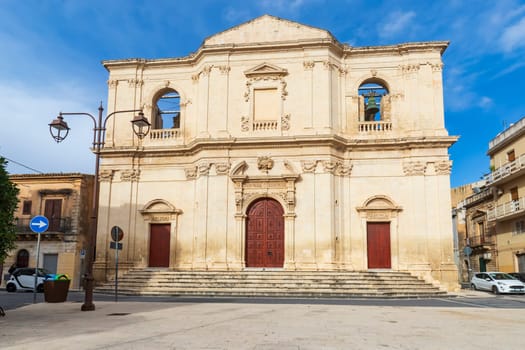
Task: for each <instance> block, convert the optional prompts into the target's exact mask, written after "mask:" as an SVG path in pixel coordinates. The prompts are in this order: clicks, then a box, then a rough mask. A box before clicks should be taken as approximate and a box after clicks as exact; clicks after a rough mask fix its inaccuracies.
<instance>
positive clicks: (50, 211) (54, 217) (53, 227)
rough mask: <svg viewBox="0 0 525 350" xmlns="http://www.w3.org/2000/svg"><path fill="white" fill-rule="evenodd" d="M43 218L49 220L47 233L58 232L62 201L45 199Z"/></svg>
mask: <svg viewBox="0 0 525 350" xmlns="http://www.w3.org/2000/svg"><path fill="white" fill-rule="evenodd" d="M44 216H45V217H46V218H47V219H48V220H49V227H48V229H47V230H48V231H52V232H57V231H60V220H61V218H62V199H46V204H45V208H44Z"/></svg>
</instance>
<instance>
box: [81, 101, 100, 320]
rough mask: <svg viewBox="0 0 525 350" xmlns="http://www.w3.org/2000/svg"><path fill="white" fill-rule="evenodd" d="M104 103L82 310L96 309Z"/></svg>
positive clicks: (95, 139) (96, 148)
mask: <svg viewBox="0 0 525 350" xmlns="http://www.w3.org/2000/svg"><path fill="white" fill-rule="evenodd" d="M103 111H104V108H102V104H100V107H99V108H98V123H95V127H94V129H93V133H94V134H93V148H94V152H95V180H94V181H95V183H94V185H93V204H92V209H91V234H90V239H89V246H88V249H87V253H86V275H85V277H84V281H85V284H84V285H85V286H84V288H85V297H84V304H82V307H81V308H80V309H81V310H82V311H93V310H95V304H93V288H94V280H95V278H94V277H93V263H94V262H95V254H96V245H97V226H98V198H99V191H100V184H99V182H98V173H99V168H100V146H101V131H102V129H101V126H102V112H103Z"/></svg>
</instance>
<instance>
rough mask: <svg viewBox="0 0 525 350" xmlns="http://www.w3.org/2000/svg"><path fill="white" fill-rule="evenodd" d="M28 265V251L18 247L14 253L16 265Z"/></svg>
mask: <svg viewBox="0 0 525 350" xmlns="http://www.w3.org/2000/svg"><path fill="white" fill-rule="evenodd" d="M28 265H29V252H28V251H27V250H25V249H20V250H19V251H18V253H17V254H16V267H27V266H28Z"/></svg>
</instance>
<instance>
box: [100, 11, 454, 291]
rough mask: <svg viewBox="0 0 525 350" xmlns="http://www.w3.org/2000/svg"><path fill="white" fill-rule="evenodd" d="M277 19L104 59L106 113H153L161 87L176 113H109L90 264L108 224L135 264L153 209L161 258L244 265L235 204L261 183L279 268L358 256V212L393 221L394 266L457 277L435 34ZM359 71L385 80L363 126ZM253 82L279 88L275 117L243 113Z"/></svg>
mask: <svg viewBox="0 0 525 350" xmlns="http://www.w3.org/2000/svg"><path fill="white" fill-rule="evenodd" d="M290 23H293V22H289V21H284V20H281V19H277V18H274V17H271V16H263V17H261V18H258V19H255V20H254V21H252V22H249V23H248V24H245V25H242V26H240V27H235V28H233V29H231V30H228V31H226V32H223V33H219V34H217V35H216V36H212V37H210V38H208V39H207V40H206V41H205V44H204V45H203V46H202V47H201V48H200V49H199V50H198V51H197V53H196V54H194V55H193V56H189V57H184V58H180V59H160V60H152V61H146V60H123V61H106V62H104V65H105V66H106V68H107V69H108V70H109V106H110V110H109V112H112V111H115V110H122V109H130V108H141V107H144V111H145V115H146V117H147V118H148V119H149V120H153V119H154V115H152V113H153V112H154V111H155V108H154V105H155V102H156V99H157V98H158V97H159V96H161V95H162V94H163V93H164V92H165V91H168V90H169V89H174V90H176V91H177V92H178V93H179V94H180V97H181V105H180V107H181V127H180V128H178V129H176V130H161V131H158V130H152V131H151V133H150V135H149V136H148V137H146V138H145V139H143V140H138V139H136V137H135V136H133V133H132V130H131V127H130V124H129V120H131V114H130V115H129V116H121V115H117V116H115V117H114V118H113V119H112V120H111V121H110V123H109V125H108V133H107V142H106V148H105V152H104V154H103V159H102V167H101V195H100V215H99V227H98V228H99V235H98V242H97V263H96V266H95V267H96V271H97V273H98V274H99V276H103V275H104V274H105V273H106V272H105V271H107V269H108V268H110V267H111V266H112V265H113V264H114V262H113V259H114V258H113V252H112V251H109V249H107V247H108V246H109V239H110V238H109V235H108V233H109V229H110V228H111V227H112V226H114V225H119V226H121V227H122V228H123V229H124V231H125V238H124V242H123V243H124V250H123V252H122V255H121V257H120V259H122V260H121V261H122V262H123V264H128V266H141V267H145V266H148V261H149V260H148V259H149V230H150V228H149V227H150V224H151V223H161V222H162V223H170V224H171V242H170V252H171V253H170V263H169V266H170V267H171V268H177V269H211V270H214V269H217V270H225V269H243V268H244V266H245V260H244V258H245V257H244V254H245V252H244V250H245V247H244V244H245V233H246V232H245V230H246V228H245V221H246V217H245V216H246V210H247V208H248V206H249V204H250V203H252V202H253V201H254V200H255V199H257V198H261V197H269V198H273V199H275V200H277V201H278V202H279V203H281V205H282V207H283V208H284V212H285V263H284V268H285V269H292V270H293V269H297V270H300V269H305V270H306V269H308V270H311V269H314V270H317V269H322V270H336V269H345V270H366V269H367V268H368V266H367V246H366V234H367V233H366V223H367V221H378V220H379V221H385V222H389V223H390V224H389V227H390V237H391V246H392V247H391V262H392V266H391V269H392V270H403V271H411V272H413V273H415V274H418V275H420V276H422V277H424V278H427V279H428V280H431V281H434V282H436V283H441V284H442V285H443V287H444V288H448V289H454V288H455V287H456V286H457V272H456V269H455V265H454V258H453V249H452V226H451V220H450V207H451V199H450V183H449V174H450V166H451V163H450V161H449V157H448V153H447V149H448V147H449V146H450V145H451V144H452V143H453V142H454V141H455V138H454V137H449V136H448V134H447V131H446V129H445V127H444V116H443V101H442V73H441V67H442V63H441V53H442V52H443V51H444V49H445V48H446V45H447V44H446V43H443V42H439V43H416V44H402V45H397V46H389V47H367V48H351V47H348V46H344V45H341V44H339V43H338V42H337V41H336V40H335V39H333V38H332V37H331V35H330V34H329V33H328V32H326V31H324V30H320V29H316V28H310V27H307V26H302V25H299V24H295V23H294V24H293V25H291V24H290ZM267 33H276V34H275V35H276V37H268V34H267ZM298 33H301V34H298ZM277 39H278V40H277ZM274 40H275V41H274ZM232 44H235V49H233V48H232V47H233V46H232ZM367 79H372V80H373V81H380V82H382V83H383V84H384V85H386V86H387V87H388V91H389V97H388V98H389V101H390V106H389V113H390V114H389V115H388V119H387V118H385V120H383V121H382V123H372V125H371V126H370V125H369V126H367V127H369V129H363V127H362V124H363V123H362V120H360V117H359V108H360V107H359V105H358V101H360V98H359V97H358V91H357V90H358V88H359V86H360V85H361V83H363V82H364V81H365V80H367ZM258 90H265V91H266V90H271V91H272V93H275V94H276V96H277V97H278V99H276V100H275V99H273V98H268V99H267V101H278V105H274V106H272V108H270V110H271V111H273V112H272V113H271V114H272V115H273V114H275V113H276V112H277V113H279V114H280V117H278V118H277V119H275V118H274V119H271V120H268V121H261V120H258V119H257V120H255V119H254V111H257V113H258V114H257V115H264V109H263V110H258V108H260V106H258V105H254V100H255V99H254V96H256V95H257V93H256V91H258ZM255 103H257V102H256V101H255ZM259 113H262V114H259ZM261 118H262V117H261ZM370 127H371V129H370ZM269 161H270V163H271V164H272V166H271V167H270V166H269V163H268V162H269Z"/></svg>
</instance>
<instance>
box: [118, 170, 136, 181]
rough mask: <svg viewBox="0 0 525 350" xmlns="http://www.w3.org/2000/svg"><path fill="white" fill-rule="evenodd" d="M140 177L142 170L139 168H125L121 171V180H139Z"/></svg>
mask: <svg viewBox="0 0 525 350" xmlns="http://www.w3.org/2000/svg"><path fill="white" fill-rule="evenodd" d="M139 178H140V170H138V169H128V170H123V171H122V172H121V173H120V180H121V181H138V180H139Z"/></svg>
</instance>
